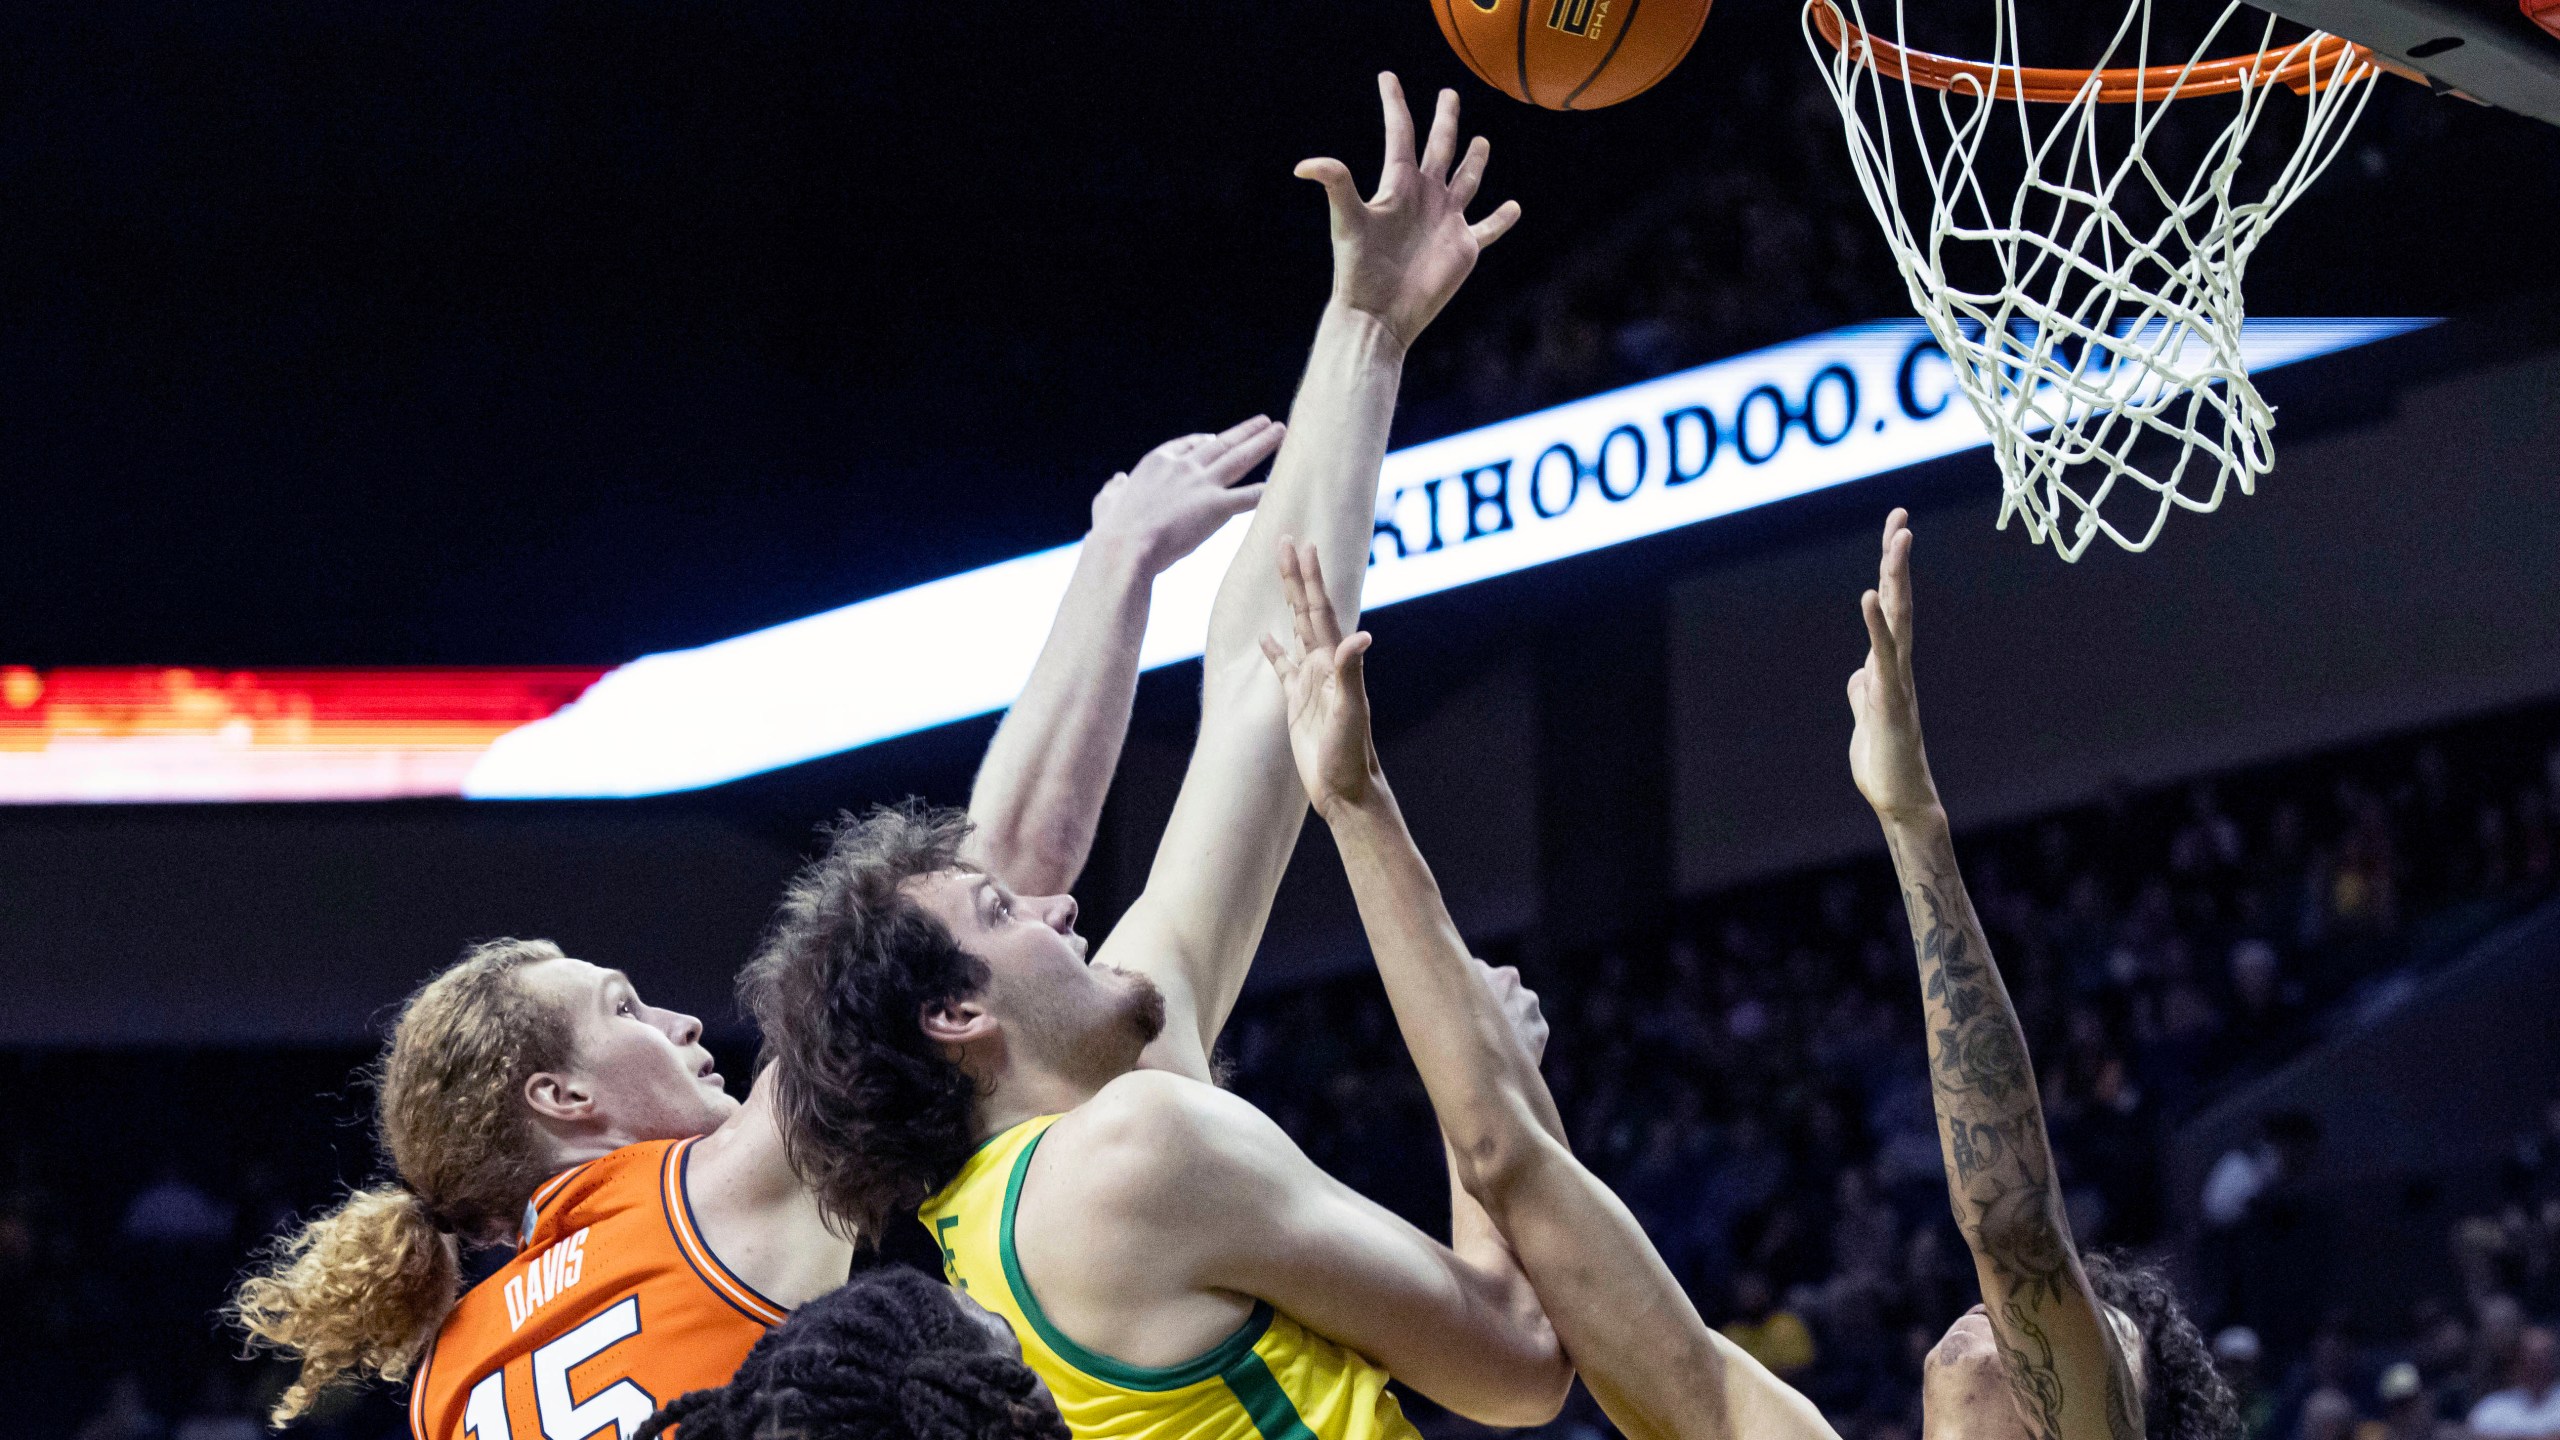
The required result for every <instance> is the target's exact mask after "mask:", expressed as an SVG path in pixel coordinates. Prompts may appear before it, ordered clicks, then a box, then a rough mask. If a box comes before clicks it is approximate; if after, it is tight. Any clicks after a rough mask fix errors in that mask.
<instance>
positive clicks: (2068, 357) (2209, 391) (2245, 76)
mask: <svg viewBox="0 0 2560 1440" xmlns="http://www.w3.org/2000/svg"><path fill="white" fill-rule="evenodd" d="M1904 3H1906V0H1894V6H1895V14H1894V28H1895V30H1896V32H1897V33H1907V32H1905V27H1904V26H1903V23H1902V6H1903V4H1904ZM2239 9H2240V4H2239V0H2229V3H2228V4H2226V5H2225V6H2224V8H2223V9H2222V11H2221V13H2220V15H2219V17H2218V18H2216V19H2215V20H2214V22H2213V24H2212V25H2211V27H2210V28H2209V29H2208V31H2207V33H2206V35H2205V37H2204V39H2203V40H2202V41H2201V42H2200V43H2199V44H2198V45H2197V47H2196V49H2195V51H2194V53H2193V55H2192V56H2191V57H2190V58H2189V59H2188V60H2186V61H2185V62H2184V63H2183V64H2169V65H2153V64H2150V63H2148V60H2149V55H2150V48H2151V10H2152V0H2132V3H2131V6H2130V8H2129V9H2128V10H2127V11H2126V13H2125V18H2124V20H2123V22H2122V23H2121V24H2120V25H2118V26H2117V28H2116V31H2115V34H2114V37H2113V38H2112V39H2111V40H2109V42H2108V44H2107V48H2106V51H2105V54H2104V55H2103V56H2102V57H2101V60H2100V64H2099V66H2098V67H2097V68H2092V69H2086V70H2073V69H2052V68H2042V67H2029V66H2026V65H2025V64H2023V63H2022V62H2021V58H2020V56H2019V54H2018V38H2017V37H2018V24H2017V14H2016V0H1993V17H1992V19H1993V26H1994V33H1993V43H1992V58H1991V59H1990V60H1988V61H1975V60H1957V59H1950V58H1948V57H1946V56H1943V55H1935V54H1930V53H1928V52H1926V51H1923V50H1918V49H1914V48H1912V47H1910V46H1907V45H1905V44H1901V43H1898V42H1897V41H1894V40H1887V39H1885V38H1883V37H1882V36H1879V35H1877V34H1875V33H1874V31H1873V29H1872V27H1870V26H1869V25H1868V24H1867V23H1866V17H1865V15H1864V14H1863V13H1862V11H1861V6H1860V0H1808V3H1807V4H1806V6H1805V38H1806V43H1807V44H1808V45H1810V46H1812V47H1813V51H1814V57H1815V59H1816V60H1817V61H1820V62H1822V64H1823V76H1824V82H1825V83H1826V84H1827V85H1829V86H1830V89H1831V95H1832V99H1833V101H1834V102H1835V103H1836V104H1837V105H1838V106H1839V109H1840V115H1841V118H1842V120H1843V121H1844V122H1845V123H1846V125H1847V127H1848V136H1849V158H1850V162H1851V164H1852V165H1853V166H1854V167H1855V168H1856V170H1857V172H1858V183H1859V185H1860V187H1861V188H1862V189H1864V190H1865V191H1866V196H1867V203H1868V205H1869V207H1870V208H1872V209H1873V210H1874V211H1875V214H1876V219H1877V220H1878V221H1879V222H1881V223H1882V224H1883V226H1884V233H1885V241H1886V243H1887V245H1888V246H1889V247H1890V248H1891V249H1892V251H1893V258H1894V263H1895V265H1896V266H1897V267H1898V268H1899V269H1900V270H1901V272H1902V278H1903V282H1904V284H1905V285H1906V286H1907V287H1908V289H1909V291H1910V294H1911V301H1912V304H1913V306H1914V307H1915V308H1916V309H1917V310H1918V311H1919V312H1920V316H1921V318H1922V319H1923V320H1926V321H1927V322H1928V324H1929V328H1930V331H1931V333H1932V334H1933V335H1934V336H1935V337H1936V339H1937V342H1938V345H1939V347H1940V348H1941V349H1943V350H1944V351H1945V352H1946V356H1947V359H1948V362H1949V364H1950V365H1951V366H1952V367H1953V369H1954V371H1955V379H1956V384H1957V387H1958V388H1959V389H1961V390H1962V391H1963V392H1964V395H1965V399H1966V400H1967V402H1968V403H1970V404H1971V405H1972V407H1973V409H1974V412H1975V414H1977V415H1978V416H1980V417H1981V419H1982V423H1983V426H1984V428H1985V429H1987V430H1988V431H1989V432H1990V434H1991V443H1992V452H1993V454H1994V456H1995V457H1996V458H1997V459H1998V461H1999V464H2000V473H2001V479H2002V488H2003V495H2002V499H2001V506H2000V520H1999V524H2000V526H2001V528H2004V529H2005V528H2007V526H2008V523H2009V520H2010V517H2012V516H2015V517H2017V518H2018V519H2019V520H2020V521H2021V522H2022V523H2023V525H2024V526H2025V528H2026V532H2027V535H2028V537H2029V538H2030V539H2032V540H2034V541H2035V542H2036V543H2038V544H2044V543H2047V542H2050V543H2051V544H2052V545H2053V547H2054V549H2055V551H2056V552H2057V553H2059V554H2060V555H2061V556H2062V558H2063V559H2065V560H2077V559H2079V558H2080V555H2081V552H2082V551H2084V550H2086V549H2087V548H2088V545H2089V542H2090V541H2091V540H2092V539H2094V538H2096V537H2097V536H2098V535H2100V534H2104V535H2105V536H2107V538H2109V539H2110V540H2113V541H2114V542H2115V543H2116V544H2118V545H2120V546H2122V547H2124V548H2125V549H2127V550H2143V549H2147V548H2149V547H2150V545H2151V543H2152V541H2154V540H2156V539H2157V538H2159V534H2160V530H2161V527H2162V526H2163V525H2164V524H2165V523H2167V520H2168V518H2169V513H2170V511H2171V510H2173V509H2185V510H2194V511H2199V512H2202V511H2210V510H2213V509H2215V508H2216V507H2218V506H2219V505H2221V503H2222V497H2223V495H2224V493H2225V491H2226V490H2227V489H2228V488H2229V487H2230V485H2231V484H2233V483H2234V482H2237V484H2238V485H2239V487H2240V492H2241V493H2242V494H2244V495H2245V494H2249V493H2251V492H2252V491H2253V490H2254V489H2255V488H2256V485H2257V478H2258V477H2259V476H2261V475H2264V474H2266V473H2267V472H2268V471H2269V470H2270V469H2271V468H2273V466H2274V451H2273V448H2272V444H2271V441H2270V432H2271V431H2272V430H2273V429H2274V426H2275V415H2274V412H2273V411H2272V410H2271V409H2270V408H2269V406H2268V405H2267V403H2266V401H2265V400H2264V399H2262V398H2261V397H2260V396H2259V394H2258V390H2257V386H2256V385H2254V384H2253V383H2251V381H2250V379H2249V371H2248V367H2247V365H2246V363H2245V362H2244V360H2243V357H2242V353H2241V329H2242V322H2243V320H2244V319H2245V318H2246V312H2245V309H2244V306H2243V304H2242V298H2241V277H2242V273H2243V271H2244V270H2245V269H2246V268H2247V265H2248V261H2249V256H2250V254H2251V252H2252V251H2254V250H2255V249H2256V248H2257V246H2258V242H2259V241H2260V240H2262V239H2264V238H2265V236H2266V233H2267V231H2268V230H2269V229H2270V228H2272V227H2273V226H2274V224H2275V222H2276V220H2277V218H2278V217H2280V216H2282V215H2283V214H2284V212H2285V210H2286V209H2287V208H2288V207H2290V206H2291V205H2292V204H2293V202H2294V201H2295V200H2296V199H2297V198H2299V197H2300V196H2301V194H2302V192H2303V190H2304V189H2305V188H2306V187H2308V186H2309V185H2310V184H2311V182H2312V181H2313V180H2315V179H2317V178H2319V175H2320V173H2321V172H2322V171H2323V170H2325V169H2327V168H2328V165H2329V163H2330V161H2332V160H2334V159H2336V158H2337V154H2338V151H2339V150H2340V149H2341V148H2342V147H2343V146H2344V144H2345V142H2346V137H2347V134H2348V132H2349V131H2350V130H2351V129H2352V128H2353V126H2354V124H2355V120H2356V118H2357V116H2358V115H2360V114H2362V113H2363V110H2364V105H2365V102H2366V101H2367V100H2368V99H2370V98H2371V96H2372V93H2373V86H2372V81H2373V79H2374V77H2375V75H2377V74H2378V73H2379V70H2378V68H2377V64H2376V62H2375V60H2374V57H2373V55H2372V54H2371V52H2369V51H2367V50H2366V49H2365V48H2364V47H2362V46H2360V45H2354V44H2350V43H2348V42H2347V41H2344V40H2340V39H2338V38H2337V37H2335V36H2332V35H2326V34H2313V35H2310V36H2307V37H2305V38H2303V39H2301V40H2299V41H2295V42H2293V43H2291V44H2278V43H2276V36H2275V25H2276V22H2275V21H2274V19H2273V18H2270V19H2269V20H2268V21H2267V24H2266V27H2265V30H2264V33H2263V36H2262V38H2261V41H2260V45H2259V48H2258V49H2257V50H2256V51H2254V52H2251V53H2247V54H2241V55H2235V56H2231V57H2229V58H2223V59H2208V58H2207V56H2208V55H2210V54H2211V52H2212V51H2213V50H2214V49H2215V48H2217V42H2218V41H2219V40H2220V38H2221V36H2222V34H2223V32H2224V31H2225V29H2227V28H2230V25H2231V21H2232V18H2233V16H2234V15H2236V14H2237V13H2238V11H2239ZM2128 42H2130V49H2131V51H2132V55H2133V58H2134V59H2135V61H2136V63H2135V64H2133V65H2131V66H2120V67H2113V68H2109V66H2108V63H2107V62H2109V61H2112V60H2114V59H2115V58H2116V56H2117V55H2118V54H2119V53H2120V52H2123V51H2125V50H2127V49H2128ZM1923 90H1927V91H1931V92H1934V94H1933V95H1932V97H1931V100H1930V102H1929V103H1928V104H1927V105H1925V106H1924V105H1923V103H1922V101H1921V99H1920V92H1921V91H1923ZM2278 90H2286V91H2290V92H2292V93H2293V94H2295V95H2298V96H2300V97H2302V100H2303V107H2304V108H2303V114H2302V130H2301V135H2300V137H2299V138H2298V139H2297V140H2295V141H2294V142H2293V145H2292V150H2291V153H2290V154H2289V155H2287V156H2286V157H2285V159H2284V161H2283V164H2282V166H2281V168H2279V169H2278V170H2277V171H2276V172H2275V173H2274V175H2273V176H2272V177H2271V178H2270V179H2269V180H2268V181H2267V183H2266V185H2265V187H2264V189H2263V190H2262V191H2261V192H2260V193H2258V194H2257V196H2256V198H2254V199H2248V198H2243V197H2242V196H2241V195H2239V194H2238V193H2235V187H2236V185H2237V182H2238V180H2239V172H2240V169H2241V160H2242V152H2243V150H2244V149H2245V147H2246V146H2247V143H2248V141H2249V138H2250V136H2251V134H2252V133H2253V132H2254V131H2255V130H2256V129H2257V127H2258V123H2259V121H2260V120H2261V119H2262V118H2263V117H2264V116H2265V114H2266V109H2267V104H2268V101H2269V100H2270V99H2271V98H2272V97H2273V95H2274V94H2275V93H2276V92H2277V91H2278ZM2211 96H2229V97H2235V98H2236V104H2235V106H2234V113H2233V114H2232V117H2231V119H2230V122H2229V123H2228V124H2227V125H2226V126H2225V127H2224V128H2223V130H2222V132H2221V133H2220V135H2219V136H2217V137H2215V138H2214V139H2213V140H2212V141H2211V142H2210V143H2209V144H2207V145H2206V146H2205V147H2204V150H2203V154H2202V157H2201V159H2200V161H2199V162H2198V163H2197V164H2196V166H2195V171H2194V174H2193V175H2192V176H2191V177H2190V178H2187V179H2185V180H2184V181H2182V182H2177V183H2172V182H2171V181H2170V180H2169V179H2167V178H2166V177H2165V176H2163V174H2162V173H2161V170H2160V168H2159V167H2158V166H2156V165H2155V164H2154V162H2153V161H2152V159H2151V158H2150V157H2149V156H2148V155H2146V153H2145V150H2146V146H2148V145H2149V144H2150V143H2151V142H2152V141H2153V140H2154V139H2155V138H2156V137H2157V135H2158V130H2159V126H2160V123H2161V120H2162V118H2163V116H2164V115H2165V113H2166V108H2167V106H2168V104H2169V102H2171V101H2177V100H2187V101H2194V100H2201V99H2204V98H2207V97H2211ZM2116 107H2121V108H2116ZM2110 113H2112V114H2113V115H2114V116H2118V117H2121V119H2118V120H2110V121H2109V123H2110V125H2113V126H2118V127H2120V128H2121V129H2123V130H2124V131H2126V132H2129V142H2128V139H2127V137H2126V136H2118V137H2117V138H2116V139H2115V140H2114V141H2113V142H2112V144H2110V143H2109V142H2107V141H2106V140H2105V139H2104V137H2102V135H2101V133H2100V121H2101V116H2102V115H2108V114H2110ZM1931 114H1934V117H1935V118H1934V123H1932V122H1931V121H1930V119H1929V116H1930V115H1931ZM2048 115H2049V117H2050V118H2049V119H2048V118H2046V117H2047V116H2048ZM2004 116H2006V117H2013V118H2014V119H2015V120H2016V136H2017V143H2016V150H2015V152H2014V154H2007V155H2006V158H2005V159H2002V160H2000V161H1999V163H2004V164H2006V163H2017V164H2021V165H2023V173H2022V178H2021V179H2020V181H2019V183H2018V187H2017V192H2016V195H2015V197H2014V198H2011V199H2009V200H2007V201H2006V202H2005V203H1997V204H1996V203H1995V202H1994V200H1993V198H1992V196H1991V193H1990V190H1991V188H1992V182H1990V181H1986V180H1985V179H1984V178H1983V177H1982V176H1981V174H1980V173H1978V170H1977V166H1978V164H1979V163H1980V162H1981V161H1983V160H1984V159H1985V158H1986V157H1985V150H1986V145H1987V144H1988V142H1989V141H1990V140H1991V138H1992V136H1993V135H1994V134H1995V133H1999V134H2002V135H2003V136H2005V135H2006V134H2007V132H2008V130H2009V127H2008V126H2005V125H1995V124H1994V122H1995V121H1996V120H1999V119H2001V118H2002V117H2004ZM1897 117H1899V122H1900V123H1899V125H1897V123H1896V122H1897ZM1897 143H1899V144H1900V145H1902V146H1905V147H1907V148H1908V149H1909V150H1911V151H1913V152H1916V154H1917V155H1918V157H1919V158H1920V160H1921V162H1922V163H1921V166H1920V168H1919V171H1918V173H1917V174H1916V175H1915V176H1913V177H1912V178H1913V181H1914V187H1915V188H1917V187H1918V186H1919V185H1921V184H1925V186H1926V188H1927V191H1928V199H1927V202H1926V205H1927V212H1928V213H1927V214H1926V216H1925V217H1922V216H1919V215H1917V214H1916V211H1917V210H1918V209H1919V205H1918V203H1917V202H1916V199H1915V200H1914V201H1913V203H1911V204H1909V205H1908V206H1906V196H1905V195H1904V192H1903V182H1904V173H1903V168H1902V167H1901V166H1900V165H1899V164H1898V163H1897V155H1896V148H1897ZM1998 148H1999V151H2000V152H2003V153H2004V154H2005V152H2008V151H2009V147H2008V145H2007V143H2006V142H2005V140H2004V142H2003V144H2002V145H2001V146H2000V147H1998ZM2111 148H2120V149H2121V152H2122V153H2121V154H2119V155H2117V156H2116V157H2115V158H2113V159H2112V160H2110V159H2106V158H2104V157H2105V155H2106V152H2107V151H2108V150H2109V149H2111ZM2119 207H2122V208H2121V209H2120V208H2119ZM2128 211H2131V212H2135V213H2127V212H2128ZM2145 211H2147V212H2149V213H2142V212H2145ZM1951 264H1953V265H1957V266H1971V267H1975V268H1976V269H1978V270H1979V271H1980V275H1979V277H1978V278H1975V277H1967V278H1963V279H1960V278H1957V277H1953V276H1951V275H1950V274H1949V268H1950V265H1951ZM2137 445H2141V446H2143V447H2144V449H2145V453H2144V455H2143V456H2142V457H2141V459H2140V460H2139V461H2138V462H2137V459H2136V457H2135V453H2134V452H2135V448H2136V447H2137ZM2172 451H2174V455H2172V453H2171V452H2172ZM2208 469H2209V470H2210V472H2211V474H2210V478H2209V479H2208V478H2207V476H2206V474H2205V472H2206V471H2207V470H2208ZM2124 482H2129V487H2128V488H2120V484H2122V483H2124ZM2132 487H2138V488H2132ZM2144 491H2148V492H2149V499H2148V500H2147V501H2146V500H2143V499H2130V500H2129V499H2128V498H2127V497H2139V496H2141V495H2142V494H2143V492H2144ZM2111 497H2114V498H2116V499H2117V502H2118V508H2119V510H2120V511H2126V512H2129V513H2127V515H2126V518H2127V519H2128V520H2131V519H2132V515H2133V514H2138V513H2139V512H2140V511H2141V510H2142V509H2144V508H2146V507H2147V508H2148V509H2149V511H2150V515H2149V519H2148V522H2147V524H2145V523H2141V522H2139V521H2135V522H2133V523H2130V524H2128V525H2126V526H2122V527H2120V526H2119V525H2118V524H2116V523H2115V521H2114V520H2113V519H2110V518H2109V516H2108V515H2107V514H2106V513H2104V510H2103V507H2105V506H2106V505H2107V503H2108V501H2109V499H2110V498H2111ZM2066 519H2067V520H2068V521H2069V523H2068V524H2067V525H2066V524H2065V521H2066Z"/></svg>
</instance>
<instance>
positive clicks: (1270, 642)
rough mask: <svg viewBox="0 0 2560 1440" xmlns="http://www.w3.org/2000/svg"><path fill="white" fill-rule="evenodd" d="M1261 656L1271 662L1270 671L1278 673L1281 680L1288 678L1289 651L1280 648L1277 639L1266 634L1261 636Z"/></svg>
mask: <svg viewBox="0 0 2560 1440" xmlns="http://www.w3.org/2000/svg"><path fill="white" fill-rule="evenodd" d="M1262 658H1263V659H1265V660H1268V661H1270V662H1271V670H1272V673H1274V674H1276V675H1278V676H1279V677H1280V678H1281V679H1282V680H1283V681H1285V680H1287V679H1288V678H1289V652H1288V651H1286V650H1283V649H1281V648H1280V642H1279V641H1277V640H1274V639H1272V638H1271V637H1270V636H1268V635H1265V636H1263V637H1262Z"/></svg>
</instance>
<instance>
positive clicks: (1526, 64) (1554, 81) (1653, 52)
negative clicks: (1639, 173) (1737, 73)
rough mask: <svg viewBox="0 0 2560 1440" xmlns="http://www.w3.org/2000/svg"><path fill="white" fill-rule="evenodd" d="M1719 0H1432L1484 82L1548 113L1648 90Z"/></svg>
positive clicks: (1446, 31) (1453, 45)
mask: <svg viewBox="0 0 2560 1440" xmlns="http://www.w3.org/2000/svg"><path fill="white" fill-rule="evenodd" d="M1712 3H1713V0H1431V5H1432V10H1431V13H1432V14H1433V15H1434V16H1436V17H1437V18H1438V19H1439V21H1440V33H1441V34H1443V35H1445V36H1447V37H1449V48H1450V49H1452V50H1455V51H1457V52H1458V58H1459V59H1461V60H1464V61H1466V62H1467V68H1468V69H1470V70H1473V71H1474V72H1476V75H1477V77H1478V78H1479V79H1481V80H1483V81H1484V83H1486V84H1487V85H1490V86H1492V87H1493V88H1494V89H1496V90H1499V91H1501V92H1502V93H1503V94H1505V95H1508V96H1510V97H1511V98H1512V99H1514V100H1526V101H1528V102H1529V103H1530V104H1532V105H1543V106H1545V107H1546V108H1547V109H1549V110H1597V109H1599V108H1600V107H1601V106H1603V105H1615V104H1617V103H1618V102H1619V101H1621V100H1631V99H1633V98H1635V97H1636V96H1638V95H1641V94H1643V93H1644V92H1646V91H1647V90H1650V89H1652V88H1653V87H1654V85H1655V84H1656V83H1658V82H1659V81H1660V80H1661V79H1662V77H1663V76H1665V75H1668V74H1670V73H1671V72H1672V70H1673V69H1674V68H1675V67H1677V66H1678V65H1679V63H1680V59H1681V57H1682V56H1684V55H1687V54H1688V53H1689V47H1690V45H1692V44H1693V43H1695V42H1696V41H1697V38H1698V27H1699V26H1701V25H1704V24H1705V23H1706V21H1707V7H1708V6H1709V5H1710V4H1712Z"/></svg>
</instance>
